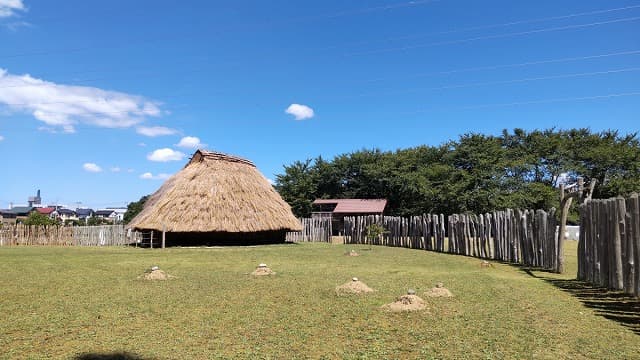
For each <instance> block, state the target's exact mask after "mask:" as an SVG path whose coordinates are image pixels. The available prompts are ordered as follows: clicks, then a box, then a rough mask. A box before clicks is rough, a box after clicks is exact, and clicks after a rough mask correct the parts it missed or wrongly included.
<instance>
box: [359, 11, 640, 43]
mask: <svg viewBox="0 0 640 360" xmlns="http://www.w3.org/2000/svg"><path fill="white" fill-rule="evenodd" d="M636 8H640V5H632V6H625V7H619V8H611V9H602V10H594V11H586V12H580V13H573V14H567V15H557V16H549V17H542V18H534V19H525V20H518V21H511V22H506V23H497V24H489V25H481V26H472V27H466V28H460V29H453V30H446V31H439V32H434V33H431V34H419V35H409V36H401V37H395V38H387V39H384V40H382V41H396V40H408V39H418V38H423V37H427V36H431V35H444V34H453V33H460V32H466V31H475V30H485V29H494V28H499V27H507V26H514V25H523V24H532V23H537V22H544V21H552V20H561V19H570V18H575V17H580V16H588V15H598V14H605V13H610V12H616V11H623V10H630V9H636ZM370 43H373V41H367V42H359V43H353V44H352V45H356V44H357V45H365V44H370Z"/></svg>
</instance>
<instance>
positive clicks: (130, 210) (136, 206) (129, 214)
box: [123, 195, 150, 224]
mask: <svg viewBox="0 0 640 360" xmlns="http://www.w3.org/2000/svg"><path fill="white" fill-rule="evenodd" d="M149 196H150V195H145V196H143V197H141V198H140V200H138V201H134V202H131V203H129V204H128V205H127V211H126V212H125V213H124V216H123V221H124V223H125V224H128V223H129V222H130V221H131V220H132V219H133V218H134V217H136V215H138V214H139V213H140V211H142V209H143V208H144V204H145V203H146V202H147V200H149Z"/></svg>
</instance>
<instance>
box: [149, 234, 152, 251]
mask: <svg viewBox="0 0 640 360" xmlns="http://www.w3.org/2000/svg"><path fill="white" fill-rule="evenodd" d="M149 246H150V247H151V248H152V249H153V230H151V239H150V240H149Z"/></svg>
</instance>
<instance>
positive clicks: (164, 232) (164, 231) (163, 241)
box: [162, 225, 166, 249]
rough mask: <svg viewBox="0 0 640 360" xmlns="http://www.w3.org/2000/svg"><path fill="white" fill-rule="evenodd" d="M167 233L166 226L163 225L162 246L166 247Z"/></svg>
mask: <svg viewBox="0 0 640 360" xmlns="http://www.w3.org/2000/svg"><path fill="white" fill-rule="evenodd" d="M165 234H166V227H165V226H164V225H162V248H163V249H164V248H165Z"/></svg>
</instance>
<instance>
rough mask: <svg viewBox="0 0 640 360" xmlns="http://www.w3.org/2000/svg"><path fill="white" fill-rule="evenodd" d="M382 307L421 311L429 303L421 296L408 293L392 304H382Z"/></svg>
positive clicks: (394, 309)
mask: <svg viewBox="0 0 640 360" xmlns="http://www.w3.org/2000/svg"><path fill="white" fill-rule="evenodd" d="M382 308H383V309H385V310H388V311H391V312H401V311H420V310H424V309H426V308H427V305H426V304H425V303H424V300H422V299H421V298H420V297H419V296H417V295H412V294H407V295H402V296H400V297H399V298H398V300H396V301H394V302H392V303H390V304H385V305H382Z"/></svg>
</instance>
